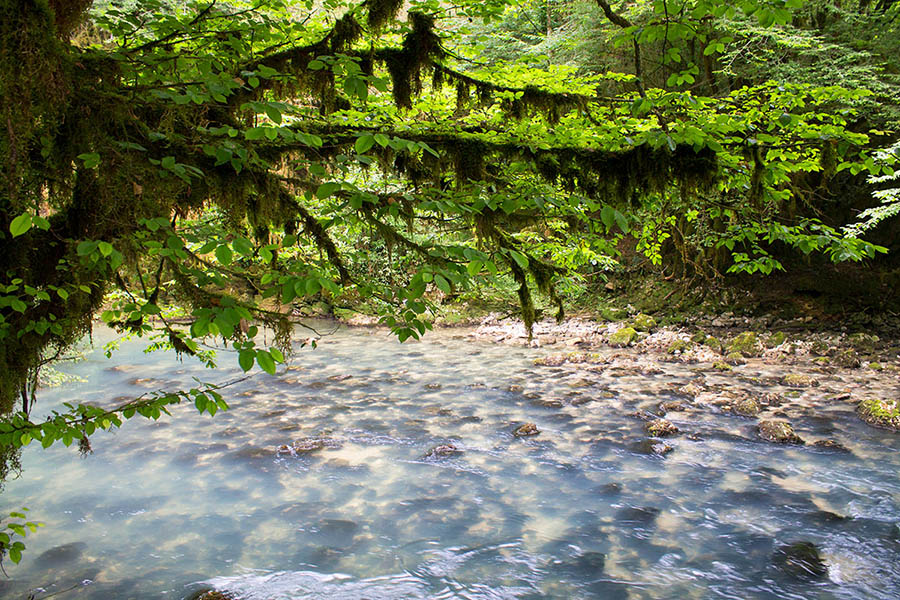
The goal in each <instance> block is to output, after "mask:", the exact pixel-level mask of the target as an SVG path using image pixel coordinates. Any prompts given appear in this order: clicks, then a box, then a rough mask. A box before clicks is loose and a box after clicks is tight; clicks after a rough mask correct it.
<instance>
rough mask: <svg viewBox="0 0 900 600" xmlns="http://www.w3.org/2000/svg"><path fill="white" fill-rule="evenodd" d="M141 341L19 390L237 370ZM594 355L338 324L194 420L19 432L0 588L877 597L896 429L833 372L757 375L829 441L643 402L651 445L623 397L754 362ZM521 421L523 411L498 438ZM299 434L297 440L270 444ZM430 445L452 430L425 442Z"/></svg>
mask: <svg viewBox="0 0 900 600" xmlns="http://www.w3.org/2000/svg"><path fill="white" fill-rule="evenodd" d="M109 335H110V334H109V332H99V333H98V334H97V340H98V342H102V341H104V340H105V339H106V338H107V337H108V336H109ZM142 348H143V345H142V344H141V343H140V342H127V343H125V344H123V346H122V348H121V349H120V350H119V351H118V352H117V353H116V354H115V355H114V356H113V359H112V360H109V359H107V358H106V357H105V356H104V355H103V352H102V351H101V350H95V351H93V352H90V353H88V355H87V360H85V361H82V362H79V363H75V364H72V365H69V366H66V367H65V370H66V371H67V372H69V373H72V374H74V375H78V376H80V377H82V378H83V379H84V381H83V382H81V383H70V384H66V385H65V386H62V387H59V388H53V389H48V390H44V391H43V392H42V393H41V396H40V400H39V405H38V411H45V412H46V411H48V410H50V409H52V408H54V407H56V406H58V405H59V404H60V403H61V402H64V401H70V402H71V401H84V402H92V403H96V404H101V405H112V404H115V403H117V402H119V401H121V399H122V398H123V397H124V398H127V397H133V396H136V395H139V394H141V393H144V392H147V391H152V390H155V389H165V390H171V389H178V388H187V387H192V386H194V385H196V384H195V383H194V381H193V378H194V377H196V378H199V379H201V380H204V381H213V382H224V381H228V380H230V379H233V378H236V377H239V376H240V372H239V369H238V368H237V366H236V362H237V361H236V360H235V359H234V357H232V356H230V355H227V354H225V353H222V354H221V355H220V361H221V363H222V367H221V368H220V369H218V370H216V371H210V370H207V369H204V368H203V367H202V365H200V364H199V363H196V362H192V361H191V360H189V359H185V360H184V362H179V361H177V360H176V359H175V358H174V357H173V356H170V355H165V354H161V353H152V354H145V353H143V352H142ZM609 354H610V357H611V358H610V359H609V360H608V361H606V362H605V363H604V364H602V365H598V366H596V368H593V369H586V368H584V367H583V366H581V367H578V366H565V365H563V366H557V367H546V366H536V365H535V364H534V361H535V359H536V358H540V357H543V356H546V355H547V351H546V350H543V349H532V348H524V347H510V346H504V345H499V344H489V343H485V342H478V341H474V340H473V339H471V338H470V337H469V336H467V335H465V334H464V332H461V331H459V330H445V331H437V332H434V333H430V334H429V335H427V336H426V338H425V340H424V341H422V342H417V343H410V342H407V343H405V344H398V343H397V341H396V340H395V339H394V338H392V337H390V336H389V335H388V334H387V333H386V332H385V331H383V330H379V329H365V328H355V329H348V328H344V329H340V330H338V331H336V332H334V333H333V334H332V335H328V336H325V337H323V338H322V339H321V340H320V342H319V345H318V348H316V349H311V348H308V347H307V348H303V349H298V350H297V352H296V353H295V354H294V356H293V358H292V359H291V362H290V365H289V366H288V367H287V368H285V367H282V368H281V369H280V370H279V373H278V375H277V376H274V377H270V376H268V375H265V374H263V373H256V374H255V375H254V376H252V377H251V378H249V379H247V380H245V381H242V382H240V383H237V384H235V385H233V386H231V387H229V388H228V389H227V390H225V397H226V399H227V401H228V402H229V403H230V405H231V409H230V410H229V411H227V412H225V413H219V414H217V415H216V416H215V417H210V416H209V415H202V416H201V415H198V414H197V412H196V410H195V409H194V408H193V406H179V407H176V409H175V410H174V411H173V416H172V417H163V418H162V419H160V420H159V421H158V422H150V421H145V420H143V419H140V418H135V419H134V420H133V421H131V422H128V423H127V424H126V425H125V426H123V427H122V428H121V429H120V430H118V431H115V432H113V433H102V432H101V433H97V434H96V435H94V436H93V438H92V439H91V443H92V446H93V454H90V455H87V456H86V457H83V458H82V457H81V456H79V453H78V451H77V450H76V449H75V448H74V447H73V448H65V447H63V446H62V445H58V447H57V446H54V447H52V448H50V449H47V450H43V449H41V448H40V446H39V444H32V445H31V446H29V447H28V448H26V449H25V451H24V452H23V456H22V465H23V472H22V476H21V478H19V479H17V480H13V481H10V482H7V484H6V489H5V491H4V492H3V496H2V497H3V500H4V502H3V505H4V507H5V508H6V510H7V512H8V511H9V510H15V509H18V508H19V507H21V506H27V507H28V508H29V509H30V513H29V517H30V518H32V519H35V520H40V521H43V522H44V523H45V524H46V526H45V527H44V528H42V529H40V530H39V531H38V533H36V534H33V535H30V536H29V538H28V539H27V540H26V543H27V550H26V552H25V555H24V558H23V560H22V562H21V564H19V565H12V564H11V563H10V562H9V561H8V560H7V561H5V568H6V571H7V573H8V574H9V578H8V579H7V578H0V598H4V599H5V598H10V599H13V598H15V599H23V598H27V597H28V593H29V591H31V592H34V593H35V596H36V597H37V598H41V597H43V596H46V595H48V594H51V593H54V592H59V591H61V590H65V589H67V588H70V587H72V586H76V587H75V589H73V590H72V591H69V592H66V593H64V594H60V596H59V597H60V598H79V599H98V600H99V599H135V600H144V599H151V598H152V599H158V598H172V599H182V598H189V597H190V596H191V595H192V594H195V593H196V592H197V591H198V590H201V589H208V588H210V587H214V588H216V589H221V590H224V591H226V592H228V593H229V594H230V595H231V596H233V597H235V598H242V599H246V600H287V599H317V600H318V599H337V598H341V599H348V600H350V599H361V598H370V599H373V600H378V599H385V600H395V599H397V600H399V599H401V598H403V599H406V598H413V599H426V598H427V599H484V600H487V599H492V600H493V599H513V598H516V599H537V598H554V599H555V598H558V599H580V598H603V599H617V598H622V599H632V600H633V599H656V598H698V599H699V598H740V599H748V598H772V599H775V598H777V599H782V600H783V599H786V598H796V599H810V598H815V599H832V598H834V599H838V598H842V599H859V598H877V599H881V598H883V599H892V600H896V598H897V597H898V596H900V526H898V524H900V478H898V472H900V436H898V435H896V434H893V433H890V432H887V431H883V430H879V429H875V428H872V427H869V426H867V425H865V424H864V423H862V422H861V421H860V420H859V419H858V418H856V416H855V415H854V413H853V406H852V405H851V404H849V403H847V402H841V401H834V400H832V401H827V400H828V399H827V396H828V395H829V394H833V393H835V392H838V391H840V389H842V388H841V386H842V384H843V383H844V382H842V381H841V378H840V375H839V374H838V375H835V376H834V378H833V380H830V381H827V382H825V381H823V385H821V386H819V387H818V388H815V389H814V390H813V389H810V390H802V391H799V392H798V391H793V390H788V389H785V388H779V386H778V385H777V384H775V383H773V384H771V386H770V387H771V389H772V390H773V391H776V392H778V391H780V392H782V393H785V394H787V395H788V396H789V397H791V398H793V400H794V401H795V403H800V404H804V406H806V407H807V409H808V410H805V411H799V412H797V413H796V414H793V413H791V420H792V422H793V423H794V426H795V428H796V429H797V431H798V432H800V433H801V435H802V436H803V437H805V438H807V439H808V441H812V440H815V439H831V440H835V441H837V442H838V443H840V444H841V445H842V446H844V447H846V449H847V450H849V452H841V451H835V450H833V449H829V448H819V447H814V446H811V445H808V446H787V445H776V444H772V443H768V442H765V441H763V440H761V439H759V437H758V436H757V435H756V433H755V423H756V421H755V420H754V419H748V418H746V417H742V416H738V415H733V414H726V413H723V412H722V411H717V410H687V411H684V412H672V413H670V414H669V415H667V418H669V419H670V420H671V421H672V423H674V424H675V425H676V426H678V427H679V429H681V431H682V433H681V434H680V435H678V436H674V437H671V438H667V439H666V441H665V443H667V444H669V445H670V446H671V447H672V451H671V452H670V453H668V454H667V455H665V456H658V455H655V454H653V453H647V448H646V444H644V441H645V440H646V439H647V434H646V433H645V432H644V429H643V426H644V423H643V422H642V421H641V420H640V419H637V418H635V417H634V416H632V414H633V413H634V412H635V411H638V410H647V411H656V410H657V406H658V405H659V404H660V402H663V401H666V400H677V399H679V398H682V397H683V396H680V395H678V393H677V390H678V389H679V388H680V387H682V386H685V385H686V384H688V383H690V382H692V381H696V380H697V379H698V377H702V378H703V380H704V381H705V382H706V384H708V385H713V384H718V385H719V386H720V387H722V388H728V387H741V386H744V385H750V384H749V383H747V382H757V383H758V382H759V381H767V377H770V376H771V375H772V373H771V372H770V371H771V369H773V368H774V367H771V366H766V365H761V364H748V365H745V366H743V367H739V368H738V369H736V370H735V372H732V373H711V372H708V370H707V371H706V372H703V373H700V372H699V370H698V369H699V366H698V365H691V364H682V363H670V362H659V363H658V362H653V361H652V360H651V359H650V358H647V357H638V356H631V355H629V354H628V352H627V351H624V352H623V351H613V350H611V349H610V350H609ZM117 398H118V399H119V400H116V399H117ZM783 410H788V409H783ZM528 422H531V423H535V424H536V425H537V427H538V429H539V430H540V434H539V435H535V436H528V437H515V436H514V435H513V430H514V428H515V427H516V426H518V425H521V424H523V423H528ZM298 440H305V441H306V444H307V445H309V443H310V441H311V440H312V441H313V442H314V445H315V447H316V448H317V449H316V450H314V451H311V452H296V453H289V452H281V453H279V452H278V448H279V447H280V446H282V445H290V444H291V443H292V442H296V441H298ZM316 440H318V441H316ZM448 444H452V445H453V446H454V447H455V448H456V450H458V452H455V453H452V455H450V456H429V455H428V454H429V451H430V450H431V449H432V448H434V447H435V446H439V445H448ZM319 446H321V447H319ZM796 542H811V543H813V544H815V546H816V547H817V548H818V550H819V551H820V552H821V555H822V558H823V559H824V561H825V563H826V564H827V565H828V573H827V575H824V576H821V577H815V576H809V577H804V576H797V575H796V574H792V573H790V572H787V571H786V569H784V568H780V567H779V566H778V564H777V563H778V560H777V556H778V554H779V549H780V548H783V547H784V546H786V545H789V544H792V543H796Z"/></svg>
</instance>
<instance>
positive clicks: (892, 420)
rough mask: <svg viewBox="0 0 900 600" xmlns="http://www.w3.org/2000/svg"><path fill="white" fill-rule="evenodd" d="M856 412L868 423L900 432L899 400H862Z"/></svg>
mask: <svg viewBox="0 0 900 600" xmlns="http://www.w3.org/2000/svg"><path fill="white" fill-rule="evenodd" d="M856 414H858V415H859V418H860V419H862V420H863V421H865V422H866V423H868V424H869V425H873V426H875V427H881V428H883V429H889V430H891V431H896V432H900V400H879V399H875V398H873V399H869V400H863V401H862V402H860V403H859V406H857V408H856Z"/></svg>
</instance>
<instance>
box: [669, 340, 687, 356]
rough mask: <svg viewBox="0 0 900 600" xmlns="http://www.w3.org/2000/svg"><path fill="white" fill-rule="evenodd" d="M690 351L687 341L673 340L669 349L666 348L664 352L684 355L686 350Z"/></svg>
mask: <svg viewBox="0 0 900 600" xmlns="http://www.w3.org/2000/svg"><path fill="white" fill-rule="evenodd" d="M690 349H691V343H690V342H689V341H687V340H675V341H674V342H672V343H671V344H669V347H668V348H666V352H668V353H669V354H684V353H685V352H687V351H688V350H690Z"/></svg>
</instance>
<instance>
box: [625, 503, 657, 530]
mask: <svg viewBox="0 0 900 600" xmlns="http://www.w3.org/2000/svg"><path fill="white" fill-rule="evenodd" d="M659 513H660V510H659V509H658V508H655V507H653V506H628V507H625V508H623V509H621V510H619V512H617V513H616V521H617V522H618V523H620V524H621V525H632V526H648V525H652V524H653V523H654V522H655V521H656V517H658V516H659Z"/></svg>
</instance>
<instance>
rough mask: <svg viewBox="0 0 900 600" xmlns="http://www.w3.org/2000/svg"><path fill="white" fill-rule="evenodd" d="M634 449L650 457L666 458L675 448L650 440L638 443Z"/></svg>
mask: <svg viewBox="0 0 900 600" xmlns="http://www.w3.org/2000/svg"><path fill="white" fill-rule="evenodd" d="M632 449H633V450H634V451H635V452H637V453H638V454H647V455H649V456H665V455H666V454H668V453H669V452H671V451H672V450H674V449H675V448H673V447H672V446H670V445H669V444H667V443H665V442H662V441H659V440H652V439H648V440H641V441H640V442H637V443H636V444H635V445H634V446H633V448H632Z"/></svg>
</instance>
